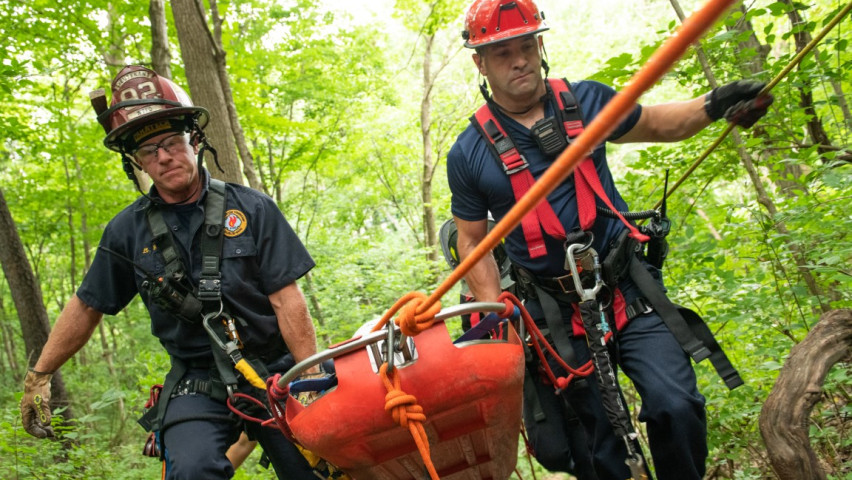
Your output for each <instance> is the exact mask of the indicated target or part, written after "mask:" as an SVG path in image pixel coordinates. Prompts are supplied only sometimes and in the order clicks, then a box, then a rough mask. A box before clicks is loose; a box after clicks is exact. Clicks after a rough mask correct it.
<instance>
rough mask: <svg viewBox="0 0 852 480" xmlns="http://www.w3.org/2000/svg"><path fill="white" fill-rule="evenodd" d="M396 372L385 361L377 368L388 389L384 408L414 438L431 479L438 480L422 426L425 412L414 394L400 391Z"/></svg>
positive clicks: (427, 438) (396, 370)
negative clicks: (389, 369)
mask: <svg viewBox="0 0 852 480" xmlns="http://www.w3.org/2000/svg"><path fill="white" fill-rule="evenodd" d="M398 373H399V370H398V369H395V370H393V371H390V372H389V371H388V364H387V362H385V363H383V364H382V366H381V367H380V368H379V375H381V377H382V383H384V384H385V388H387V389H388V394H387V395H385V410H386V411H388V412H391V415H393V420H394V421H395V422H396V423H398V424H399V426H401V427H402V428H407V429H408V432H409V433H411V437H412V438H414V443H415V444H417V450H419V451H420V456H421V457H423V465H424V466H425V467H426V470H427V471H428V472H429V476H430V477H431V478H432V480H439V478H440V477H438V472H436V471H435V465H433V464H432V453H431V450H430V448H429V437H428V436H427V435H426V429H425V428H423V422H425V421H426V414H425V413H423V407H421V406H420V405H418V404H417V398H415V397H414V395H409V394H407V393H405V392H403V391H402V389H401V388H400V383H399V375H398ZM391 377H393V379H391Z"/></svg>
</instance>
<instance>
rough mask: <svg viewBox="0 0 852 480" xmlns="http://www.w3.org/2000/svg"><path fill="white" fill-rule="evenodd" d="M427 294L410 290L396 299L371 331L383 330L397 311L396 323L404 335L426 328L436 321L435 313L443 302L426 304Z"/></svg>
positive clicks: (413, 334) (439, 309) (411, 334)
mask: <svg viewBox="0 0 852 480" xmlns="http://www.w3.org/2000/svg"><path fill="white" fill-rule="evenodd" d="M426 300H428V299H427V298H426V294H425V293H422V292H408V293H406V294H405V295H404V296H403V297H402V298H400V299H399V300H397V301H396V303H394V304H393V306H392V307H391V308H389V309H388V311H387V312H385V314H384V315H382V318H381V319H380V320H379V322H378V323H376V324H375V325H373V328H372V329H371V330H370V331H371V332H375V331H378V330H381V329H382V327H384V326H385V325H387V323H388V321H390V319H391V317H393V315H394V314H395V313H396V312H399V316H398V317H396V320H394V323H396V324H397V325H399V329H400V330H402V333H403V334H404V335H408V336H409V337H413V336H415V335H417V334H418V333H420V332H422V331H424V330H426V329H427V328H429V327H431V326H432V325H433V324H434V323H435V315H437V314H438V312H440V311H441V302H433V303H432V304H431V305H428V306H427V304H426Z"/></svg>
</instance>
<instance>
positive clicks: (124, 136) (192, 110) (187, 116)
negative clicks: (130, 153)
mask: <svg viewBox="0 0 852 480" xmlns="http://www.w3.org/2000/svg"><path fill="white" fill-rule="evenodd" d="M167 119H175V120H178V121H182V122H184V123H185V124H186V125H187V128H189V127H190V126H191V125H192V121H193V120H195V121H196V122H197V123H198V127H199V128H202V129H203V128H204V127H206V126H207V123H208V121H209V120H210V113H209V112H208V111H207V109H206V108H204V107H197V106H191V107H172V108H164V109H162V110H159V111H155V112H152V113H148V114H146V115H142V116H140V117H138V118H134V119H132V120H129V121H127V122H125V123H123V124H122V125H120V126H119V127H117V128H115V129H114V130H112V131H111V132H109V133H108V134H107V136H106V138H104V145H105V146H106V147H107V148H109V149H110V150H113V151H116V152H121V151H122V150H123V149H124V146H125V145H126V144H127V141H128V138H129V137H130V134H131V133H133V132H135V131H137V130H138V129H139V128H141V127H143V126H144V125H148V124H150V123H153V122H156V121H157V120H167Z"/></svg>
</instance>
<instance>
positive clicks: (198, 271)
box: [21, 65, 316, 479]
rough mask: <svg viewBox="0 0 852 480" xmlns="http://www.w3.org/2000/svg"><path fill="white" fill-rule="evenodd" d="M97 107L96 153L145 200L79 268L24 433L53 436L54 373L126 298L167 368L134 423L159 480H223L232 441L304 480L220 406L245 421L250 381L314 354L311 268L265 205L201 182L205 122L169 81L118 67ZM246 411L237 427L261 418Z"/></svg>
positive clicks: (289, 456)
mask: <svg viewBox="0 0 852 480" xmlns="http://www.w3.org/2000/svg"><path fill="white" fill-rule="evenodd" d="M93 103H94V102H93ZM103 107H104V108H103V111H99V112H97V113H98V114H99V115H98V121H99V122H100V123H101V125H102V126H103V127H104V129H105V130H106V132H107V135H106V138H105V139H104V144H105V145H106V146H107V147H108V148H109V149H111V150H114V151H116V152H119V153H120V154H121V156H122V163H123V165H124V169H125V171H126V172H127V174H128V176H129V177H130V178H131V179H133V180H134V182H135V176H134V175H133V171H132V169H134V168H138V169H141V170H143V171H145V172H146V173H147V174H148V175H149V176H150V177H151V180H152V183H153V186H152V187H151V189H150V191H148V192H147V193H144V192H143V195H142V196H140V197H139V198H138V199H137V200H136V201H135V202H134V203H133V204H132V205H130V206H128V207H127V208H125V209H124V210H122V211H121V212H120V213H118V214H117V215H116V216H115V217H114V218H113V219H112V220H111V221H110V222H109V224H108V225H107V227H106V229H105V230H104V232H103V236H102V238H101V241H100V246H99V247H98V251H97V254H96V255H95V258H94V261H93V263H92V266H91V268H90V269H89V271H88V272H87V274H86V276H85V278H84V279H83V281H82V284H81V285H80V286H79V288H78V289H77V292H76V294H75V295H74V296H73V297H72V298H71V299H70V300H69V301H68V303H67V304H66V306H65V308H64V309H63V310H62V313H61V314H60V315H59V318H58V319H57V320H56V324H55V326H54V328H53V330H52V331H51V333H50V337H49V338H48V340H47V343H46V344H45V346H44V349H43V351H42V353H41V356H40V357H39V358H38V359H37V361H36V362H35V364H34V365H33V366H32V367H31V368H30V370H29V372H28V373H27V376H26V380H25V384H24V396H23V398H22V399H21V413H22V418H23V426H24V428H25V429H26V431H27V432H29V433H30V434H31V435H33V436H36V437H40V438H44V437H50V436H53V429H52V427H51V423H50V420H51V409H50V383H51V377H52V374H53V372H55V371H56V370H57V369H59V367H61V366H62V365H63V364H64V363H65V362H66V361H68V360H69V359H70V358H71V357H72V356H73V355H74V354H75V353H76V352H77V351H78V350H80V348H82V347H83V345H84V344H85V343H86V341H87V340H88V339H89V338H90V337H91V335H92V333H93V331H94V329H95V328H96V327H97V325H98V322H100V321H101V319H102V317H103V315H104V314H107V315H116V314H118V313H119V312H120V311H121V310H123V309H124V307H125V306H126V305H127V304H128V303H129V302H130V301H131V300H132V299H133V297H135V296H136V295H137V294H139V295H140V296H141V297H142V301H143V302H144V304H145V306H146V307H147V309H148V313H149V315H150V317H151V331H152V333H153V334H154V336H156V337H157V338H158V339H159V341H160V343H161V344H162V345H163V347H164V348H165V350H166V351H167V352H168V354H169V356H170V359H171V370H170V371H169V373H168V375H166V378H165V380H164V382H163V383H164V386H163V389H162V391H161V392H160V394H159V395H158V396H152V398H156V399H158V400H154V401H152V402H151V403H152V405H151V406H150V407H151V408H149V409H148V411H147V413H146V415H145V416H143V418H142V419H140V421H139V422H140V424H142V426H143V427H145V428H146V429H148V430H149V431H156V432H158V435H159V441H160V445H159V446H160V447H162V448H160V449H159V451H160V452H162V454H163V455H165V456H167V457H168V462H167V466H168V469H167V472H166V473H165V476H166V478H170V479H177V478H199V479H201V478H203V479H227V478H231V476H233V474H234V468H233V466H232V465H231V463H230V462H229V461H228V459H227V457H226V455H225V453H226V450H227V449H228V447H229V446H230V445H231V444H232V443H233V442H234V441H235V440H237V438H238V436H239V435H240V432H241V430H243V429H245V431H246V432H247V433H248V436H249V438H251V439H256V440H258V441H259V443H260V444H261V446H262V447H263V449H264V451H265V453H266V455H267V457H268V458H269V460H270V462H271V464H272V465H273V467H274V468H275V471H276V473H277V475H278V476H279V478H288V479H307V478H316V477H315V475H314V473H313V471H312V469H311V467H310V465H309V464H308V462H307V461H306V459H305V457H304V456H302V454H301V453H300V452H299V450H298V449H297V448H296V446H295V445H293V444H292V443H290V442H289V441H288V440H287V439H286V437H284V435H282V434H281V432H280V431H277V430H275V429H270V428H265V427H261V425H260V423H252V422H242V421H240V419H239V417H238V416H237V415H235V414H234V412H232V410H231V409H229V407H228V405H227V403H232V404H234V405H235V406H236V407H237V408H240V407H242V408H243V409H245V403H241V402H245V400H241V397H240V395H238V394H240V393H246V394H249V395H253V396H255V397H262V398H265V390H262V389H261V388H262V387H263V386H264V385H263V381H262V379H265V378H267V377H268V376H269V375H271V374H274V373H282V372H284V371H286V370H288V369H289V368H290V367H291V366H292V365H294V363H295V362H299V361H301V360H304V359H305V358H307V357H309V356H310V355H312V354H314V353H316V337H315V333H314V327H313V323H312V321H311V318H310V314H309V313H308V309H307V306H306V303H305V299H304V297H303V295H302V292H301V290H300V289H299V287H298V285H297V284H296V283H295V282H296V280H298V279H299V278H300V277H302V276H303V275H304V274H305V273H307V272H308V271H309V270H310V269H311V268H313V266H314V261H313V259H312V258H311V256H310V255H309V254H308V252H307V250H306V249H305V247H304V246H303V245H302V242H301V241H300V240H299V238H298V237H297V236H296V234H295V232H294V231H293V230H292V228H291V227H290V225H289V224H288V223H287V220H286V219H285V218H284V216H283V215H282V214H281V211H280V210H279V209H278V206H277V205H276V204H275V202H273V201H272V199H270V198H269V197H268V196H266V195H264V194H262V193H259V192H257V191H255V190H251V189H249V188H247V187H243V186H241V185H236V184H230V183H224V182H221V181H219V180H216V179H213V178H212V177H211V176H210V174H209V172H208V171H207V170H206V169H205V168H204V167H203V166H202V163H201V159H202V155H203V150H205V149H210V145H209V143H208V141H207V138H206V137H205V135H204V127H205V126H206V125H207V121H208V117H209V115H208V112H207V110H206V109H204V108H202V107H198V106H195V105H193V104H192V101H191V100H190V99H189V97H188V96H187V94H186V93H185V92H184V91H183V89H181V88H180V87H179V86H177V85H176V84H175V83H173V82H172V81H171V80H169V79H167V78H164V77H161V76H160V75H158V74H157V73H156V72H154V71H153V70H151V69H148V68H146V67H143V66H139V65H131V66H127V67H124V68H123V69H122V70H121V71H120V72H118V74H117V75H116V76H115V78H114V80H113V81H112V104H111V106H110V107H109V108H108V109H107V108H105V107H106V104H105V102H104V104H103ZM96 109H97V108H96ZM136 186H137V188H138V187H139V185H138V183H137V184H136ZM235 366H236V367H237V368H238V369H239V371H237V370H235ZM312 373H316V372H312ZM249 379H254V380H256V381H255V382H254V383H252V385H249ZM257 382H259V383H260V386H258V385H257ZM255 410H256V411H249V412H248V413H249V414H250V415H252V416H256V417H260V418H268V415H266V413H265V411H262V412H258V411H257V410H264V409H257V408H256V407H255ZM244 413H246V412H244Z"/></svg>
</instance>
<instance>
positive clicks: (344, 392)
mask: <svg viewBox="0 0 852 480" xmlns="http://www.w3.org/2000/svg"><path fill="white" fill-rule="evenodd" d="M506 330H507V335H506V336H507V338H508V340H506V341H492V340H485V341H483V340H478V341H473V342H466V343H463V344H459V345H454V344H453V343H452V341H451V340H450V336H449V333H448V332H447V328H446V326H445V325H444V323H443V322H437V323H436V324H435V325H433V326H432V327H431V328H429V329H428V330H426V331H424V332H422V333H421V334H419V335H417V336H416V337H414V344H415V348H416V350H417V359H416V360H415V361H414V362H413V363H410V364H406V365H405V366H402V367H400V368H398V369H397V375H399V376H400V381H401V389H402V390H403V391H404V392H406V393H408V394H411V395H414V396H415V397H416V398H417V403H418V404H419V405H421V406H422V407H423V409H424V413H425V414H426V422H425V423H424V427H425V429H426V432H427V435H428V437H429V444H430V447H431V457H432V462H433V464H434V465H435V468H436V470H437V472H438V474H439V476H440V477H441V478H442V479H448V480H455V479H501V480H502V479H506V478H509V476H510V475H511V474H512V472H513V470H514V468H515V463H516V461H517V449H518V437H519V434H520V428H521V414H522V413H521V402H522V396H523V375H524V355H523V348H522V346H521V342H520V339H519V338H518V336H517V334H516V333H515V331H514V330H513V329H512V328H511V327H508V328H507V329H506ZM334 363H335V369H336V371H337V376H338V385H337V387H336V388H335V389H333V390H331V391H330V392H327V393H326V394H325V395H323V396H322V397H320V398H319V399H317V400H316V401H315V402H314V403H312V404H310V405H309V406H308V407H303V406H302V405H301V404H300V403H299V402H298V401H296V400H295V399H294V398H292V397H290V398H288V400H287V407H286V414H287V422H288V424H289V426H290V429H291V430H292V432H293V435H294V436H295V437H296V439H297V440H298V441H299V443H300V444H302V446H304V447H305V448H307V449H308V450H310V451H312V452H314V453H316V454H318V455H319V456H321V457H323V458H325V459H326V460H328V461H329V462H331V463H332V464H334V465H336V466H338V467H339V468H341V469H343V470H344V471H345V472H346V473H347V474H349V476H351V477H352V478H353V479H354V480H361V479H363V480H374V479H379V480H380V479H418V480H420V479H423V478H426V476H425V468H424V466H423V460H422V458H421V456H420V453H419V451H418V450H417V446H416V444H415V443H414V440H413V438H412V437H411V434H410V433H409V431H408V429H405V428H402V427H400V426H399V425H398V424H396V423H395V422H394V421H393V418H392V417H391V415H390V413H388V412H386V411H385V409H384V404H385V394H386V393H387V389H386V388H385V387H384V385H383V384H382V381H381V378H380V377H379V375H378V374H376V373H374V372H373V370H372V367H371V364H370V359H369V357H368V354H367V350H366V349H361V350H358V351H355V352H351V353H348V354H345V355H343V356H340V357H338V358H335V359H334Z"/></svg>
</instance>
